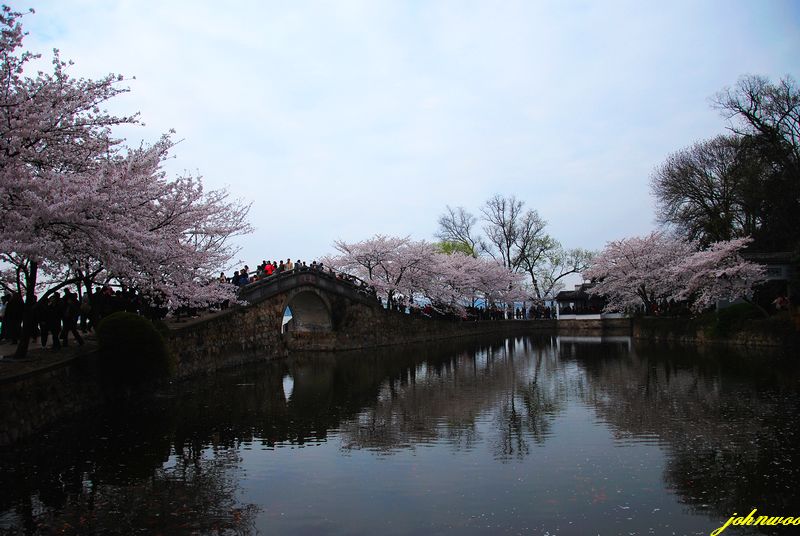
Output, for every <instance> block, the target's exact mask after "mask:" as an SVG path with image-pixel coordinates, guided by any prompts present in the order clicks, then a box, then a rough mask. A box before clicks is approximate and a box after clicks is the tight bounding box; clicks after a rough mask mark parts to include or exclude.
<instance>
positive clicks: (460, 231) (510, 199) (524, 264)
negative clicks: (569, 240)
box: [436, 194, 592, 300]
mask: <svg viewBox="0 0 800 536" xmlns="http://www.w3.org/2000/svg"><path fill="white" fill-rule="evenodd" d="M481 215H482V220H483V222H484V225H483V232H484V234H485V237H486V238H485V239H484V238H482V237H481V236H480V235H478V234H477V233H476V232H475V224H476V222H477V219H476V218H475V216H473V215H472V214H470V213H469V212H467V211H466V210H464V209H463V208H462V207H458V208H457V209H453V208H451V207H449V206H448V207H447V212H446V213H445V214H443V215H442V216H441V217H440V218H439V232H438V233H437V235H436V236H437V237H438V238H439V239H441V240H443V241H446V242H449V243H454V244H460V245H463V246H464V248H465V249H467V250H469V251H470V252H471V253H473V254H474V255H476V256H477V255H478V254H480V253H486V254H488V255H490V256H491V257H492V258H494V259H496V260H498V261H500V262H502V264H503V265H504V266H505V267H506V268H508V269H509V270H511V271H513V272H516V273H526V274H528V275H529V276H530V278H531V286H532V287H533V293H532V297H533V298H534V299H536V300H546V299H551V298H552V297H553V295H554V294H555V292H557V290H558V289H559V288H560V284H561V281H562V280H563V279H564V277H566V276H568V275H569V274H573V273H580V272H581V271H583V270H584V269H586V268H587V267H588V264H589V260H590V259H591V256H592V254H591V252H589V251H586V250H583V249H571V250H566V249H564V248H563V247H562V246H561V244H560V243H559V242H558V241H557V240H555V239H554V238H553V237H551V236H549V235H548V234H547V233H546V232H545V228H546V227H547V222H546V221H545V220H544V219H543V218H542V217H541V216H540V215H539V213H538V212H537V211H536V210H535V209H527V210H526V209H525V202H524V201H521V200H519V199H517V198H516V197H515V196H513V195H512V196H507V197H506V196H501V195H499V194H496V195H494V196H492V197H491V198H489V199H488V200H487V201H486V203H485V204H484V205H483V207H482V208H481Z"/></svg>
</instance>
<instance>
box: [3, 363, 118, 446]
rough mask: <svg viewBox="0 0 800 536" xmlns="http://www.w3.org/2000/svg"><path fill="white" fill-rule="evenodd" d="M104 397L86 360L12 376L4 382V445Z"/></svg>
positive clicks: (81, 409) (90, 405)
mask: <svg viewBox="0 0 800 536" xmlns="http://www.w3.org/2000/svg"><path fill="white" fill-rule="evenodd" d="M102 400H103V396H102V393H101V391H100V385H99V382H97V380H96V376H95V374H94V371H93V370H92V367H91V365H89V364H88V363H87V361H83V360H77V359H76V360H73V361H68V362H65V363H64V364H63V365H61V366H58V367H55V368H50V369H45V370H39V371H37V372H36V373H32V374H25V375H22V376H19V377H15V378H8V379H6V380H4V381H3V382H2V385H0V446H3V445H9V444H11V443H15V442H16V441H19V440H20V439H22V438H25V437H27V436H29V435H31V434H33V433H34V432H37V431H38V430H40V429H42V428H44V427H45V426H47V425H49V424H51V423H53V422H56V421H57V420H58V419H59V418H63V417H65V416H69V415H74V414H76V413H78V412H80V411H83V410H85V409H89V408H91V407H93V406H96V405H97V404H99V403H100V402H101V401H102Z"/></svg>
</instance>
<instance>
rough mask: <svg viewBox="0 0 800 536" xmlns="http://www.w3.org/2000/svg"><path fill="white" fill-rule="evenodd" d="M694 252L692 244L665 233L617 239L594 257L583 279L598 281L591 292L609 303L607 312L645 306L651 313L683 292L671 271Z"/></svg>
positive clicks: (657, 232)
mask: <svg viewBox="0 0 800 536" xmlns="http://www.w3.org/2000/svg"><path fill="white" fill-rule="evenodd" d="M694 251H695V247H694V245H693V244H692V243H690V242H686V241H684V240H680V239H677V238H673V237H671V236H669V235H667V234H666V233H664V232H662V231H654V232H652V233H650V234H649V235H647V236H644V237H639V236H634V237H631V238H624V239H622V240H615V241H612V242H609V243H608V244H606V247H605V249H603V251H601V252H600V253H599V254H598V255H597V256H595V257H594V259H593V261H592V264H591V266H590V267H589V269H587V270H586V271H585V272H583V277H584V278H585V279H589V280H592V281H596V282H597V284H596V286H595V287H594V288H593V289H592V292H593V293H594V294H600V295H602V296H604V297H605V298H606V299H607V300H608V304H607V305H606V311H630V310H634V309H637V308H639V307H644V310H645V311H647V312H652V311H654V310H655V309H656V307H657V305H658V304H659V303H660V302H663V301H666V300H668V299H669V298H670V297H672V296H673V295H674V294H675V293H677V292H679V291H680V290H681V288H680V287H679V286H678V283H677V281H676V280H675V279H674V278H673V277H671V274H670V270H671V269H672V267H674V266H677V265H678V264H680V263H681V262H682V261H683V260H684V259H686V258H687V257H688V256H689V255H691V254H692V253H694Z"/></svg>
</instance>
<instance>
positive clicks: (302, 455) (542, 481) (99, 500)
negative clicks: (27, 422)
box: [0, 337, 800, 536]
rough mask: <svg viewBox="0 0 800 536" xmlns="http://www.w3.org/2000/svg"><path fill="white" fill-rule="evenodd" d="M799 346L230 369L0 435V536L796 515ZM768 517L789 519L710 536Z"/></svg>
mask: <svg viewBox="0 0 800 536" xmlns="http://www.w3.org/2000/svg"><path fill="white" fill-rule="evenodd" d="M796 361H797V360H796V359H793V356H788V358H786V357H783V358H781V357H780V356H771V355H767V354H761V355H750V356H741V355H736V353H735V352H734V351H733V350H730V349H727V350H725V349H721V350H720V349H717V350H710V349H705V350H703V351H702V352H701V351H699V350H697V349H695V348H685V347H671V348H668V347H663V346H660V347H659V346H653V347H650V346H647V347H645V346H638V345H635V344H633V343H631V342H630V340H628V339H625V338H610V339H605V340H603V341H602V342H601V340H600V339H599V338H594V339H593V338H566V337H560V338H557V337H546V338H516V339H502V340H497V341H486V342H483V343H480V344H477V343H462V344H448V345H432V346H426V347H409V348H402V349H388V350H387V349H380V350H375V351H368V352H361V353H353V354H346V355H345V354H342V355H332V356H331V355H329V356H303V357H296V358H293V359H290V360H287V361H283V362H277V363H271V364H269V365H261V366H254V367H248V368H242V369H237V370H234V371H228V372H224V373H222V374H219V375H216V376H215V377H213V378H205V379H202V380H196V381H191V382H185V383H181V384H177V385H174V386H171V387H170V388H169V389H168V390H166V391H164V392H161V393H158V394H157V395H153V396H148V397H147V398H146V399H143V400H140V401H137V402H135V403H129V404H127V405H125V406H122V407H113V408H112V407H110V408H105V409H104V410H103V411H98V412H96V413H94V414H91V415H84V416H82V417H81V418H80V419H74V420H72V421H70V422H66V423H64V425H63V426H61V427H59V428H58V429H56V430H51V431H50V432H49V433H48V434H46V435H44V436H39V437H37V438H34V439H33V440H31V441H30V442H28V443H27V444H25V445H23V446H21V447H19V448H15V449H13V450H8V449H6V450H0V533H2V534H7V533H10V534H17V533H20V534H25V533H30V534H33V533H41V534H50V533H56V532H58V533H64V534H251V533H260V534H337V535H350V534H365V535H366V534H369V535H372V534H375V535H392V534H445V533H446V534H534V535H556V534H558V535H561V534H563V535H571V534H574V535H594V534H603V535H608V534H624V535H628V534H656V535H661V534H666V535H670V534H709V533H710V532H711V531H713V530H714V529H716V528H718V527H720V526H721V525H722V524H723V523H724V522H725V521H726V520H727V519H728V518H729V517H730V516H732V515H734V513H738V514H739V515H746V514H747V513H748V512H750V511H751V510H752V509H753V508H757V509H758V514H757V515H761V514H766V515H771V516H778V515H781V516H795V515H796V516H800V490H798V485H799V484H800V478H799V477H800V437H799V435H798V431H797V430H798V421H799V420H800V413H799V412H798V410H800V387H799V386H800V384H799V383H798V368H797V365H796ZM773 531H774V532H773ZM772 533H776V534H781V533H783V534H794V533H800V527H787V528H786V529H785V530H784V531H783V532H780V531H777V529H775V528H771V527H763V528H760V529H758V530H756V529H754V528H753V527H739V526H730V527H728V528H727V529H726V530H725V532H724V533H723V534H725V535H731V536H733V535H743V534H772Z"/></svg>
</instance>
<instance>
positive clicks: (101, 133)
mask: <svg viewBox="0 0 800 536" xmlns="http://www.w3.org/2000/svg"><path fill="white" fill-rule="evenodd" d="M20 17H21V15H20V14H19V13H16V12H13V11H11V9H10V8H8V7H3V8H2V12H0V77H2V84H0V211H2V214H3V218H2V219H0V260H2V261H3V262H4V263H5V267H4V270H3V273H4V274H5V276H7V277H8V278H9V279H8V280H6V281H5V285H6V286H16V289H17V290H18V291H19V292H20V293H21V294H23V295H24V296H25V317H24V321H23V334H22V337H21V342H20V346H19V347H18V349H17V355H18V356H21V355H24V354H25V352H26V350H27V342H28V338H29V335H30V333H31V327H32V322H33V306H34V303H35V301H36V293H37V292H40V293H41V292H44V294H45V296H42V297H43V298H44V297H46V295H47V294H48V293H51V292H54V291H55V290H57V289H59V288H61V287H63V286H66V285H71V284H81V283H82V284H84V285H86V286H87V288H90V286H91V284H92V283H93V282H94V281H95V280H96V279H97V278H99V277H102V278H103V279H104V280H115V281H117V282H119V283H121V284H126V285H130V286H135V287H137V288H139V289H141V290H143V291H147V292H151V293H152V294H153V295H157V296H158V297H159V298H161V299H162V300H164V301H165V302H166V303H167V304H168V305H171V306H178V305H181V304H184V303H195V304H197V303H208V302H209V301H217V300H219V299H224V298H225V297H228V298H229V297H231V293H232V292H233V290H232V288H226V287H225V286H224V285H220V284H211V283H209V281H210V280H211V279H213V275H214V273H216V270H218V269H220V268H221V267H224V266H225V264H227V262H228V260H229V259H230V258H231V257H232V256H233V254H235V248H232V247H231V245H230V242H229V238H231V237H232V236H235V235H237V234H242V233H247V232H249V231H250V230H251V228H250V226H249V225H248V224H247V223H246V221H245V218H246V215H247V211H248V209H249V207H248V206H246V205H243V204H241V203H240V202H238V201H231V200H229V199H228V194H227V192H225V191H224V190H221V191H212V192H206V191H204V189H203V186H202V182H201V180H200V179H199V178H196V177H191V176H184V177H178V178H176V179H169V178H168V177H167V176H166V174H165V172H164V171H163V170H162V164H163V162H164V160H165V159H166V158H168V154H169V151H170V149H171V148H172V147H173V145H174V144H173V142H172V141H171V138H170V135H169V134H168V135H165V136H163V137H162V138H161V139H160V140H159V141H158V142H157V143H155V144H153V145H152V146H142V147H139V148H137V149H127V148H125V147H124V146H123V145H122V143H121V141H120V140H118V139H115V138H113V137H112V133H111V132H112V128H113V127H117V126H120V125H126V124H127V125H130V124H135V123H137V121H138V117H137V115H132V116H122V117H118V116H113V115H110V114H108V113H107V112H106V111H104V110H102V108H101V107H102V106H103V105H105V103H107V102H108V101H109V100H110V99H112V98H113V97H115V96H117V95H119V94H120V93H123V92H125V91H127V89H126V88H122V87H119V84H120V83H122V82H124V79H123V78H122V77H120V76H118V75H113V74H112V75H108V76H106V77H104V78H101V79H99V80H87V79H75V78H73V77H71V76H70V75H69V73H68V70H69V66H70V65H71V64H70V63H68V62H65V61H62V60H61V59H60V57H59V55H58V52H57V51H56V52H55V54H54V56H53V60H52V73H45V72H42V71H39V72H38V73H37V74H36V75H35V76H33V77H31V76H26V75H25V68H26V66H27V65H28V64H29V63H30V61H31V60H33V59H36V58H38V56H37V55H34V54H31V53H29V52H27V51H23V50H22V41H23V37H24V33H23V31H22V26H21V24H20V22H19V19H20Z"/></svg>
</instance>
